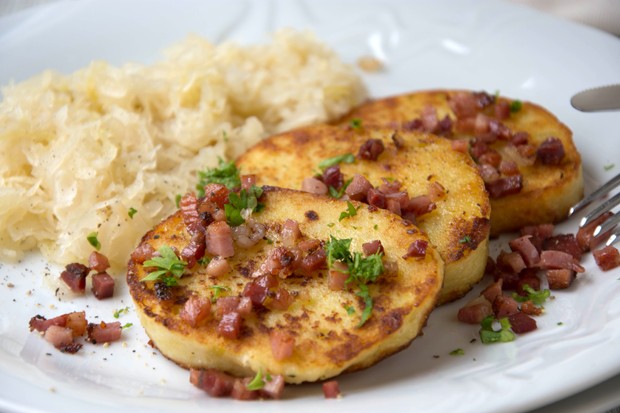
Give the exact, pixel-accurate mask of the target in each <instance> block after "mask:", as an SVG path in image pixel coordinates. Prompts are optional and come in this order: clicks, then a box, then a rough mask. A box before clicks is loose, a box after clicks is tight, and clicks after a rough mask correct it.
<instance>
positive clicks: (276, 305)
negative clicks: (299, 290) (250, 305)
mask: <svg viewBox="0 0 620 413" xmlns="http://www.w3.org/2000/svg"><path fill="white" fill-rule="evenodd" d="M267 297H268V298H267V299H266V300H265V301H264V302H263V305H264V306H265V307H267V308H269V309H270V310H280V311H284V310H287V309H288V308H289V307H290V306H291V304H292V303H293V300H294V298H293V296H292V295H291V293H289V292H288V290H286V289H284V288H282V287H280V288H278V289H277V290H276V292H275V293H273V294H272V293H270V294H268V296H267Z"/></svg>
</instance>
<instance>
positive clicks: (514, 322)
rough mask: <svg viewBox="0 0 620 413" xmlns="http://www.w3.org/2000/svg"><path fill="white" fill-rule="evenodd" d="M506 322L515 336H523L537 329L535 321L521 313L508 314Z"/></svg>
mask: <svg viewBox="0 0 620 413" xmlns="http://www.w3.org/2000/svg"><path fill="white" fill-rule="evenodd" d="M508 321H510V328H511V330H512V331H514V332H515V334H525V333H528V332H530V331H533V330H536V328H538V326H537V325H536V320H534V319H533V318H532V317H530V316H529V315H527V314H525V313H523V312H517V313H514V314H510V315H509V316H508Z"/></svg>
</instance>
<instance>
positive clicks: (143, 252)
mask: <svg viewBox="0 0 620 413" xmlns="http://www.w3.org/2000/svg"><path fill="white" fill-rule="evenodd" d="M154 254H155V248H153V246H152V245H151V244H147V243H142V244H140V245H139V246H138V248H136V249H135V250H133V252H132V253H131V259H132V260H133V261H134V262H135V263H137V264H143V263H144V261H147V260H150V259H151V258H153V255H154Z"/></svg>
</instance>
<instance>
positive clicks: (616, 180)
mask: <svg viewBox="0 0 620 413" xmlns="http://www.w3.org/2000/svg"><path fill="white" fill-rule="evenodd" d="M618 184H620V174H618V175H616V176H614V177H613V178H611V180H609V181H608V182H607V183H606V184H604V185H603V186H601V187H600V188H599V189H597V190H596V191H594V192H592V193H591V194H590V195H588V196H587V197H585V198H583V199H582V200H581V201H579V202H577V203H576V204H575V205H573V207H572V208H571V209H570V210H569V211H568V216H569V217H570V216H571V215H573V214H574V213H575V212H578V211H581V210H582V209H584V208H585V207H586V206H588V205H590V203H591V202H593V201H595V200H597V199H599V198H602V197H603V196H604V195H606V194H608V193H609V192H610V191H611V190H612V189H614V188H615V187H616V186H618Z"/></svg>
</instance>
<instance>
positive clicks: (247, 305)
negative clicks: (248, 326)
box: [237, 297, 253, 317]
mask: <svg viewBox="0 0 620 413" xmlns="http://www.w3.org/2000/svg"><path fill="white" fill-rule="evenodd" d="M252 308H253V307H252V300H251V299H250V297H241V298H239V304H238V305H237V312H238V313H239V315H241V316H242V317H246V316H248V315H250V314H252Z"/></svg>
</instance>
